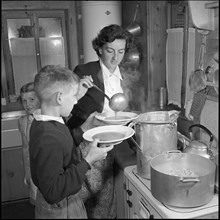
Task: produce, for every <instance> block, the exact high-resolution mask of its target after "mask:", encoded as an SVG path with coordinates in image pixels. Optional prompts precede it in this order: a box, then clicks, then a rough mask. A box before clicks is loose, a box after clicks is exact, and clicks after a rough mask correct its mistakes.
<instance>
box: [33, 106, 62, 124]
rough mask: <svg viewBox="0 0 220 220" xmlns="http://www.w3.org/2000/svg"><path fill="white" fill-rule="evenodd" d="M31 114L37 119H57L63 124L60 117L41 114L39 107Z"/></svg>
mask: <svg viewBox="0 0 220 220" xmlns="http://www.w3.org/2000/svg"><path fill="white" fill-rule="evenodd" d="M33 116H34V118H35V119H36V120H37V121H57V122H60V123H62V124H65V123H64V120H63V118H62V117H55V116H50V115H42V114H41V109H37V110H35V111H34V113H33Z"/></svg>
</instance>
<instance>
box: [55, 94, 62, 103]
mask: <svg viewBox="0 0 220 220" xmlns="http://www.w3.org/2000/svg"><path fill="white" fill-rule="evenodd" d="M56 101H57V103H58V104H59V105H60V104H61V103H62V92H57V94H56Z"/></svg>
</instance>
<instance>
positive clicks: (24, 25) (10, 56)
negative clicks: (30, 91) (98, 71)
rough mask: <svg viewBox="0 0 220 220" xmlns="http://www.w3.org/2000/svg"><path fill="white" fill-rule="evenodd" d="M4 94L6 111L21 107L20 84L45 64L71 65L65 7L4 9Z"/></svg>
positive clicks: (32, 77)
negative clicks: (23, 9) (60, 8)
mask: <svg viewBox="0 0 220 220" xmlns="http://www.w3.org/2000/svg"><path fill="white" fill-rule="evenodd" d="M2 27H3V32H2V54H3V59H2V63H3V66H4V70H3V71H2V72H3V74H2V87H3V88H2V98H4V100H5V101H6V106H4V109H6V110H4V111H14V110H20V109H22V106H21V105H20V103H19V101H18V99H17V98H18V96H19V93H20V88H21V87H22V86H23V85H24V84H26V83H28V82H31V81H33V80H34V77H35V75H36V73H37V72H38V71H39V70H40V69H41V68H42V67H43V66H45V65H48V64H50V65H62V66H66V67H68V65H69V64H68V52H67V37H66V31H67V30H66V14H65V12H64V11H63V10H56V11H54V10H47V11H44V10H42V11H39V10H33V11H3V12H2Z"/></svg>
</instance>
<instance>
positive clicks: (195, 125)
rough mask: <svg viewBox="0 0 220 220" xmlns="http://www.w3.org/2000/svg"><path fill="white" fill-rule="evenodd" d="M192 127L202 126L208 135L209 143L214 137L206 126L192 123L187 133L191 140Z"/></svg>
mask: <svg viewBox="0 0 220 220" xmlns="http://www.w3.org/2000/svg"><path fill="white" fill-rule="evenodd" d="M193 127H199V128H202V129H203V130H204V131H206V133H207V134H208V135H209V136H210V144H211V142H212V141H213V139H214V137H213V134H212V132H211V131H210V130H209V129H208V128H206V127H205V126H203V125H201V124H193V125H191V126H189V134H190V138H191V140H193V134H192V128H193Z"/></svg>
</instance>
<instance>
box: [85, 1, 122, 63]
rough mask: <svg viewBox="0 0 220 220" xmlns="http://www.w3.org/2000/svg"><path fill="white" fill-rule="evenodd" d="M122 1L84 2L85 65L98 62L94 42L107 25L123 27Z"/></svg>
mask: <svg viewBox="0 0 220 220" xmlns="http://www.w3.org/2000/svg"><path fill="white" fill-rule="evenodd" d="M121 21H122V16H121V1H82V32H83V36H82V37H83V53H84V63H86V62H89V61H94V60H98V57H97V54H96V53H95V51H94V49H93V48H92V40H93V39H94V38H95V37H96V36H97V33H98V32H99V31H100V30H101V29H102V28H103V27H104V26H106V25H110V24H118V25H121Z"/></svg>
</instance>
